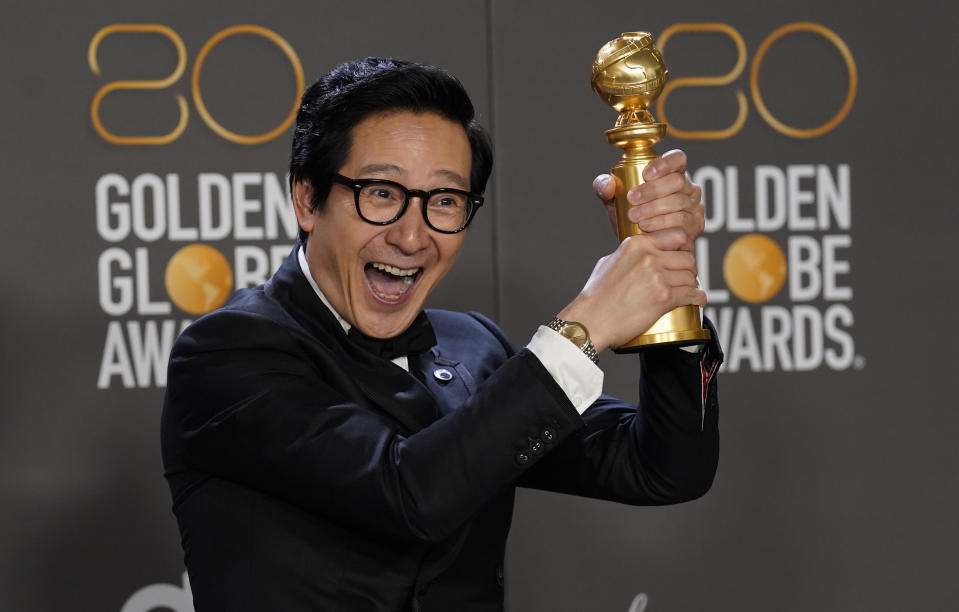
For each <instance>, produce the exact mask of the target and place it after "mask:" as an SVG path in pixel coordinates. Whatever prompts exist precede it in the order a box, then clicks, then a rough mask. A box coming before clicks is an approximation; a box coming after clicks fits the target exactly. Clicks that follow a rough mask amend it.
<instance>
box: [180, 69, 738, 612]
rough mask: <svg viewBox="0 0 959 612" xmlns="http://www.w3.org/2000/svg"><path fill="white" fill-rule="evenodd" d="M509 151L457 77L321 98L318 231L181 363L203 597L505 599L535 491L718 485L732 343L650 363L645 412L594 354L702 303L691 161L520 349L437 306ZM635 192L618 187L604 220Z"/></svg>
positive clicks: (196, 337)
mask: <svg viewBox="0 0 959 612" xmlns="http://www.w3.org/2000/svg"><path fill="white" fill-rule="evenodd" d="M491 167H492V154H491V147H490V143H489V140H488V138H487V136H486V133H485V131H484V130H483V129H482V127H481V126H480V125H479V124H478V123H477V122H476V121H475V119H474V117H473V107H472V104H471V103H470V100H469V97H468V96H467V94H466V92H465V91H464V90H463V87H462V85H460V83H459V82H458V81H457V80H456V79H455V78H453V77H452V76H451V75H449V74H448V73H446V72H445V71H443V70H440V69H438V68H434V67H431V66H424V65H420V64H414V63H409V62H400V61H394V60H389V59H381V58H367V59H365V60H360V61H356V62H351V63H348V64H344V65H343V66H340V67H338V68H336V69H335V70H333V71H332V72H331V73H330V74H328V75H327V76H325V77H324V78H323V79H321V80H320V81H319V82H317V83H316V84H315V85H313V86H312V87H311V88H310V89H309V90H308V91H307V92H306V93H305V94H304V96H303V100H302V104H301V107H300V111H299V113H298V115H297V122H296V127H295V129H294V134H293V154H292V159H291V164H290V185H291V192H292V195H293V202H294V208H295V212H296V217H297V220H298V223H299V227H300V238H299V240H298V241H297V244H296V245H294V248H293V251H292V252H291V254H290V257H289V258H288V259H287V260H286V262H285V263H284V264H283V265H282V266H281V267H280V269H279V270H278V271H277V273H276V274H275V275H274V276H273V278H272V279H271V280H270V281H269V282H267V283H266V284H264V285H262V286H260V287H255V288H253V289H248V290H241V291H238V292H237V293H236V295H235V296H234V297H233V298H232V299H231V300H230V302H229V303H228V304H227V305H226V306H225V307H223V308H222V309H220V310H217V311H215V312H213V313H211V314H209V315H207V316H205V317H202V318H200V319H199V320H197V321H196V322H195V323H194V324H193V325H192V326H190V327H189V328H188V329H187V330H186V331H184V333H183V334H182V335H181V336H180V338H179V339H178V340H177V343H176V346H175V347H174V350H173V353H172V355H171V358H170V367H169V376H168V383H167V395H166V400H165V403H164V410H163V420H162V421H163V422H162V446H163V461H164V467H165V473H166V477H167V479H168V481H169V484H170V489H171V492H172V494H173V509H174V512H175V514H176V517H177V521H178V524H179V527H180V533H181V539H182V545H183V548H184V551H185V561H186V565H187V568H188V570H189V574H190V582H191V585H192V588H193V593H194V601H195V606H196V609H197V610H198V612H205V611H211V610H223V611H231V612H235V611H246V610H250V611H252V610H263V611H273V610H282V611H284V612H296V611H306V610H316V611H320V610H324V611H325V610H350V611H352V610H411V609H412V610H442V611H448V610H458V611H470V610H477V611H479V610H483V611H487V610H501V609H502V608H503V581H504V576H503V555H504V551H505V545H506V536H507V533H508V531H509V524H510V519H511V516H512V508H513V496H514V491H515V488H516V487H517V486H526V487H535V488H541V489H546V490H551V491H559V492H563V493H570V494H575V495H585V496H590V497H595V498H600V499H606V500H611V501H615V502H620V503H628V504H666V503H675V502H681V501H685V500H689V499H693V498H696V497H698V496H700V495H702V494H703V493H705V492H706V490H707V489H708V488H709V487H710V484H711V482H712V478H713V474H714V472H715V469H716V462H717V457H718V433H717V420H718V419H717V416H718V415H717V410H718V408H717V398H716V381H715V377H714V376H713V374H714V373H715V371H716V368H717V367H718V365H719V363H720V362H721V360H722V353H721V352H720V350H719V347H718V346H717V345H716V344H715V343H711V344H707V345H706V346H705V347H702V348H701V349H696V350H692V351H686V350H683V349H681V348H675V347H666V348H661V349H658V350H656V351H654V352H650V353H648V354H644V355H643V356H642V357H641V359H640V360H639V362H638V363H639V375H640V390H639V398H640V402H639V405H638V406H637V405H634V404H633V403H631V402H624V401H621V400H617V399H615V398H611V397H608V396H605V395H602V384H603V374H602V370H601V369H600V368H599V367H598V366H597V361H598V358H597V354H598V353H601V352H602V351H603V350H605V349H606V348H608V347H615V346H618V345H619V344H622V343H624V342H626V341H628V340H629V339H631V338H632V337H634V336H636V335H637V334H639V333H640V332H642V331H644V330H645V329H647V328H648V327H649V326H650V325H651V324H652V323H653V322H654V321H655V320H656V319H657V318H659V317H660V316H661V315H662V314H663V313H665V312H667V311H669V310H671V309H672V308H674V307H676V306H679V305H683V304H699V305H703V304H704V303H705V295H704V294H703V292H702V291H700V290H699V289H698V287H697V283H696V263H695V260H694V259H693V256H692V254H691V251H692V245H693V240H694V239H695V237H696V236H697V235H698V234H699V233H700V232H701V231H702V228H703V207H702V203H701V202H700V196H701V191H700V190H699V188H698V187H695V186H694V185H692V184H690V182H689V181H688V179H687V178H686V176H685V174H684V172H685V168H686V160H685V156H684V155H683V154H682V153H680V152H675V153H671V154H667V155H666V156H664V158H663V159H660V160H658V161H656V162H654V163H653V164H651V165H650V166H649V167H648V168H647V171H646V178H647V179H648V182H647V183H645V184H644V185H643V186H641V187H640V188H638V189H635V190H633V191H632V192H631V193H630V194H629V195H628V197H629V199H630V201H631V202H632V203H634V204H635V206H634V207H633V209H632V210H631V211H630V217H631V218H632V219H633V220H634V221H636V222H637V223H638V224H639V225H640V227H642V228H643V229H644V230H645V231H646V233H645V234H644V235H642V236H637V237H633V238H630V239H627V240H626V241H624V242H623V243H622V244H620V246H619V247H618V248H617V249H616V251H615V252H613V253H611V254H610V255H608V256H607V257H604V258H602V259H601V260H600V261H599V262H598V263H597V264H596V267H595V269H594V270H593V273H592V274H591V275H590V277H589V279H587V280H586V284H585V286H584V288H583V290H582V291H581V292H580V294H579V295H577V296H574V297H573V299H572V300H571V301H570V303H569V304H567V305H566V306H565V308H563V309H562V310H560V311H559V312H558V313H556V316H552V315H553V313H544V317H543V320H544V325H543V326H541V327H539V329H538V330H535V332H534V333H533V334H532V338H531V339H530V341H529V343H528V344H527V346H526V347H525V348H523V349H520V350H517V349H515V348H514V347H513V346H512V345H511V344H510V342H509V341H508V340H507V339H506V338H505V337H504V335H503V333H502V332H501V331H500V330H499V328H498V327H496V325H495V324H494V323H493V322H491V321H490V320H489V319H487V318H486V317H484V316H482V315H480V314H477V313H468V314H463V313H455V312H449V311H441V310H429V311H424V310H423V304H424V302H425V300H426V298H427V296H428V295H429V294H430V292H431V291H432V290H433V288H434V287H436V285H437V283H439V282H440V281H441V280H442V278H443V277H444V276H445V275H446V274H447V273H448V272H449V271H450V269H451V267H452V265H453V262H454V261H455V260H456V256H457V254H458V253H459V251H460V248H461V247H462V245H463V241H464V240H465V239H466V238H465V237H466V234H467V232H466V229H467V227H468V226H469V224H470V221H471V220H472V219H473V217H474V215H475V214H477V211H478V210H479V209H480V208H481V206H482V205H483V203H484V200H483V195H482V193H483V191H484V189H485V186H486V182H487V179H488V177H489V174H490V170H491ZM615 188H616V186H615V184H614V183H613V182H612V181H611V180H610V179H609V177H607V176H601V177H598V178H597V181H596V183H595V190H596V192H597V195H598V196H599V197H600V199H601V200H603V201H604V202H605V204H606V206H607V210H608V211H609V210H611V206H612V205H611V198H612V196H613V194H614V191H615ZM504 205H508V204H504ZM551 317H552V318H551ZM707 325H708V322H707ZM714 337H715V334H714ZM687 348H688V347H687Z"/></svg>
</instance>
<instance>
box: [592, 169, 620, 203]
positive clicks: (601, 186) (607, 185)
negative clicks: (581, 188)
mask: <svg viewBox="0 0 959 612" xmlns="http://www.w3.org/2000/svg"><path fill="white" fill-rule="evenodd" d="M593 191H594V192H596V197H598V198H599V199H600V200H602V201H603V202H604V203H610V202H611V201H612V200H613V198H614V197H616V181H615V180H614V179H613V177H612V176H610V175H608V174H600V175H599V176H597V177H596V178H595V179H593Z"/></svg>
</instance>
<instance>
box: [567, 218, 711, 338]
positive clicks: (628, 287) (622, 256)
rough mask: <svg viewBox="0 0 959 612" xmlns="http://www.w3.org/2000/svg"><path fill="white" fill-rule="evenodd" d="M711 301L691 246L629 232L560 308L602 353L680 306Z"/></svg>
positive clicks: (632, 336) (703, 303) (633, 336)
mask: <svg viewBox="0 0 959 612" xmlns="http://www.w3.org/2000/svg"><path fill="white" fill-rule="evenodd" d="M687 304H696V305H698V306H705V305H706V293H705V292H704V291H702V290H700V289H699V288H698V286H697V283H696V259H695V258H694V257H693V254H692V253H690V252H689V251H683V250H679V251H664V250H662V249H660V248H658V247H657V246H656V244H655V241H654V239H653V238H652V236H649V235H640V236H630V237H628V238H626V240H623V242H622V243H620V245H619V247H618V248H617V249H616V250H615V251H614V252H613V253H611V254H609V255H607V256H606V257H603V258H602V259H600V260H599V261H598V262H597V263H596V267H595V268H593V273H592V274H590V276H589V280H588V281H586V286H585V287H583V290H582V291H581V292H580V294H579V295H578V296H576V299H574V300H573V301H572V302H570V304H569V305H568V306H567V307H566V308H564V309H563V310H562V311H561V312H560V313H559V317H560V318H561V319H566V320H569V321H578V322H580V323H582V324H583V325H585V326H586V329H587V330H589V336H590V339H592V341H593V345H594V346H595V347H596V352H597V353H600V352H602V351H603V350H605V349H607V348H609V347H617V346H622V345H623V344H625V343H627V342H629V341H630V340H632V339H633V338H635V337H636V336H637V335H638V334H641V333H642V332H644V331H645V330H647V329H649V328H650V327H651V326H652V324H653V323H655V322H656V320H657V319H658V318H659V317H661V316H662V315H664V314H665V313H667V312H669V311H670V310H672V309H674V308H677V307H679V306H685V305H687Z"/></svg>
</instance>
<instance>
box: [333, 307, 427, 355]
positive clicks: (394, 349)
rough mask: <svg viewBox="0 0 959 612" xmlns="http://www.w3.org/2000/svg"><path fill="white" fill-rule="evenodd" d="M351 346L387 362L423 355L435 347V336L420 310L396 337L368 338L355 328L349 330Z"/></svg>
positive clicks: (424, 314)
mask: <svg viewBox="0 0 959 612" xmlns="http://www.w3.org/2000/svg"><path fill="white" fill-rule="evenodd" d="M346 335H347V336H349V338H350V340H351V341H352V342H353V344H356V345H357V346H360V347H362V348H364V349H366V350H367V351H369V352H371V353H373V354H374V355H379V356H380V357H382V358H383V359H386V360H388V361H390V360H393V359H395V358H397V357H402V356H404V355H417V354H419V353H425V352H426V351H428V350H429V349H430V348H432V347H433V346H435V345H436V334H434V333H433V326H432V325H430V320H429V319H428V318H426V313H425V312H423V311H422V310H421V311H420V314H418V315H416V318H415V319H413V322H412V323H411V324H410V326H409V327H407V328H406V329H405V330H404V331H403V332H402V333H400V334H399V335H398V336H394V337H392V338H384V339H382V340H381V339H379V338H370V337H369V336H367V335H365V334H364V333H363V332H361V331H360V330H358V329H356V326H355V325H354V326H353V327H351V328H350V331H349V332H347V334H346Z"/></svg>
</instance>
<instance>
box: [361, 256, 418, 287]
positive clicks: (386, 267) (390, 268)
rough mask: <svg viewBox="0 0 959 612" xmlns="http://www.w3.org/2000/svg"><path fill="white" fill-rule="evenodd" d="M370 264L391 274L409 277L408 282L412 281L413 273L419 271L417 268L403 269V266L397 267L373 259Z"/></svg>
mask: <svg viewBox="0 0 959 612" xmlns="http://www.w3.org/2000/svg"><path fill="white" fill-rule="evenodd" d="M370 265H372V266H373V267H374V268H376V269H377V270H382V271H383V272H388V273H390V274H392V275H393V276H406V277H407V278H408V279H409V280H408V282H409V283H412V282H413V275H414V274H416V273H417V272H419V271H420V269H419V268H407V269H405V270H404V269H403V268H397V267H396V266H391V265H390V264H385V263H380V262H378V261H374V262H373V263H372V264H370Z"/></svg>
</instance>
